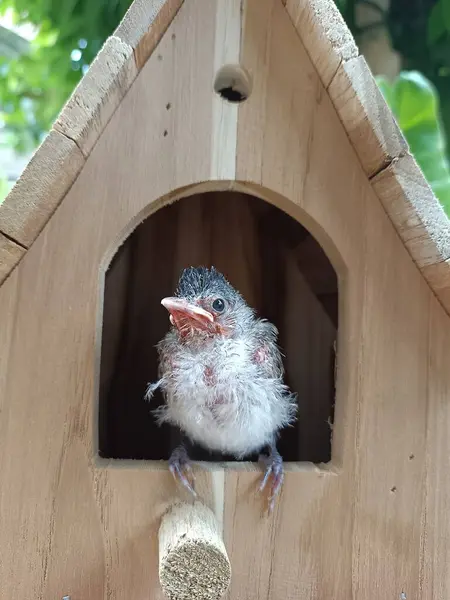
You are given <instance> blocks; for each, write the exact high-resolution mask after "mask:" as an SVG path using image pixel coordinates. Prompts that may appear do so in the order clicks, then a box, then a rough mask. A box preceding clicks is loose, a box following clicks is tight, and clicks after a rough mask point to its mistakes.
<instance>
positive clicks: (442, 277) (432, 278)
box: [422, 258, 450, 314]
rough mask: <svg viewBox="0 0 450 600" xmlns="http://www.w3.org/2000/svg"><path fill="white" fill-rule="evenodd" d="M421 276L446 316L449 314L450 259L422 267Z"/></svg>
mask: <svg viewBox="0 0 450 600" xmlns="http://www.w3.org/2000/svg"><path fill="white" fill-rule="evenodd" d="M422 274H423V276H424V277H425V279H426V280H427V281H428V283H429V285H430V287H431V289H432V290H433V292H434V293H435V294H436V296H437V298H438V299H439V302H440V303H441V304H442V306H443V307H444V308H445V310H446V312H447V314H450V258H449V259H448V260H443V261H441V262H436V263H434V264H433V265H427V266H425V267H423V268H422Z"/></svg>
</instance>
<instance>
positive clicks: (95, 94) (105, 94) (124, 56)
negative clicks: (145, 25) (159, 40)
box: [54, 36, 137, 156]
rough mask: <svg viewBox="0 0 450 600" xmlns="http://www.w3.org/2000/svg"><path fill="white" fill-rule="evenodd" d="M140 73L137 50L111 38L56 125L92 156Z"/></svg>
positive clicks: (85, 153) (63, 110)
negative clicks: (93, 150)
mask: <svg viewBox="0 0 450 600" xmlns="http://www.w3.org/2000/svg"><path fill="white" fill-rule="evenodd" d="M136 75H137V68H136V64H135V62H134V57H133V49H132V48H131V46H129V45H128V44H126V43H124V42H123V41H122V40H121V39H119V38H118V37H115V36H111V37H110V38H108V39H107V40H106V42H105V44H104V45H103V48H102V49H101V50H100V52H99V54H98V55H97V57H96V58H95V60H94V62H93V63H92V64H91V66H90V67H89V70H88V72H87V73H86V75H85V76H84V77H83V79H82V80H81V81H80V83H79V84H78V85H77V87H76V88H75V91H74V92H73V94H72V96H71V97H70V99H69V101H68V102H67V104H66V105H65V106H64V108H63V109H62V111H61V113H60V115H59V116H58V118H57V119H56V121H55V124H54V128H55V129H56V130H57V131H60V132H61V133H63V134H64V135H65V136H66V137H68V138H70V139H71V140H73V141H74V142H76V144H77V146H78V147H79V148H80V150H81V152H82V153H83V155H84V156H88V155H89V153H90V152H91V150H92V148H93V147H94V145H95V143H96V142H97V140H98V138H99V136H100V135H101V133H102V131H103V129H104V128H105V126H106V124H107V123H108V121H109V119H110V118H111V116H112V115H113V113H114V111H115V110H116V108H117V107H118V106H119V104H120V102H121V101H122V98H123V97H124V96H125V94H126V93H127V92H128V88H129V87H130V85H131V84H132V82H133V80H134V79H135V77H136Z"/></svg>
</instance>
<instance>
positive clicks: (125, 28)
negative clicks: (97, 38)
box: [114, 0, 184, 70]
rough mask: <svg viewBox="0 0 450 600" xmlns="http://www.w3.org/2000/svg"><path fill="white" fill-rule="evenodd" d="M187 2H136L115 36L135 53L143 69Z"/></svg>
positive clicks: (153, 0)
mask: <svg viewBox="0 0 450 600" xmlns="http://www.w3.org/2000/svg"><path fill="white" fill-rule="evenodd" d="M183 1H184V0H135V1H134V2H133V3H132V4H131V6H130V8H129V9H128V11H127V12H126V14H125V16H124V18H123V19H122V22H121V23H120V24H119V26H118V27H117V29H116V31H115V32H114V35H115V36H117V37H118V38H120V39H121V40H122V41H123V42H125V43H126V44H128V45H129V46H131V47H132V48H133V50H134V54H135V59H136V65H137V68H138V69H139V70H140V69H142V67H143V66H144V64H145V63H146V62H147V60H148V58H149V57H150V55H151V54H152V52H153V50H154V49H155V48H156V46H157V45H158V43H159V41H160V40H161V38H162V36H163V35H164V33H165V32H166V30H167V28H168V26H169V25H170V23H171V22H172V20H173V19H174V17H175V15H176V14H177V12H178V10H179V9H180V7H181V5H182V4H183Z"/></svg>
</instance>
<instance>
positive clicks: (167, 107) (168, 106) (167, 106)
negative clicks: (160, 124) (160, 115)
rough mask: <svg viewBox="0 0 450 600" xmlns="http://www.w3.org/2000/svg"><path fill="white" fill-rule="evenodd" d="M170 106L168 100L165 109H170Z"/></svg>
mask: <svg viewBox="0 0 450 600" xmlns="http://www.w3.org/2000/svg"><path fill="white" fill-rule="evenodd" d="M171 108H172V105H171V104H170V102H168V103H167V104H166V110H170V109H171Z"/></svg>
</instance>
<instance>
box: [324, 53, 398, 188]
mask: <svg viewBox="0 0 450 600" xmlns="http://www.w3.org/2000/svg"><path fill="white" fill-rule="evenodd" d="M328 93H329V94H330V97H331V100H332V101H333V104H334V106H335V108H336V110H337V112H338V115H339V117H340V119H341V121H342V123H343V124H344V127H345V130H346V131H347V135H348V136H349V138H350V141H351V143H352V144H353V147H354V148H355V151H356V153H357V155H358V157H359V159H360V161H361V164H362V167H363V169H364V171H365V173H366V174H367V176H368V177H372V176H373V175H375V174H376V173H378V172H379V171H380V170H381V169H383V168H385V167H386V166H387V165H389V164H390V163H391V162H392V160H393V159H394V158H397V157H399V156H401V155H403V154H405V153H406V152H407V151H408V144H407V143H406V140H405V138H404V137H403V135H402V133H401V131H400V129H399V127H398V125H397V122H396V121H395V119H394V117H393V115H392V112H391V110H390V109H389V107H388V106H387V104H386V102H385V100H384V98H383V95H382V94H381V92H380V90H379V88H378V86H377V84H376V82H375V79H374V78H373V75H372V73H371V72H370V69H369V67H368V66H367V63H366V61H365V59H364V57H363V56H358V57H357V58H352V59H350V60H348V61H346V62H343V63H341V65H340V66H339V68H338V70H337V72H336V75H335V76H334V77H333V79H332V81H331V83H330V85H329V87H328Z"/></svg>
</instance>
